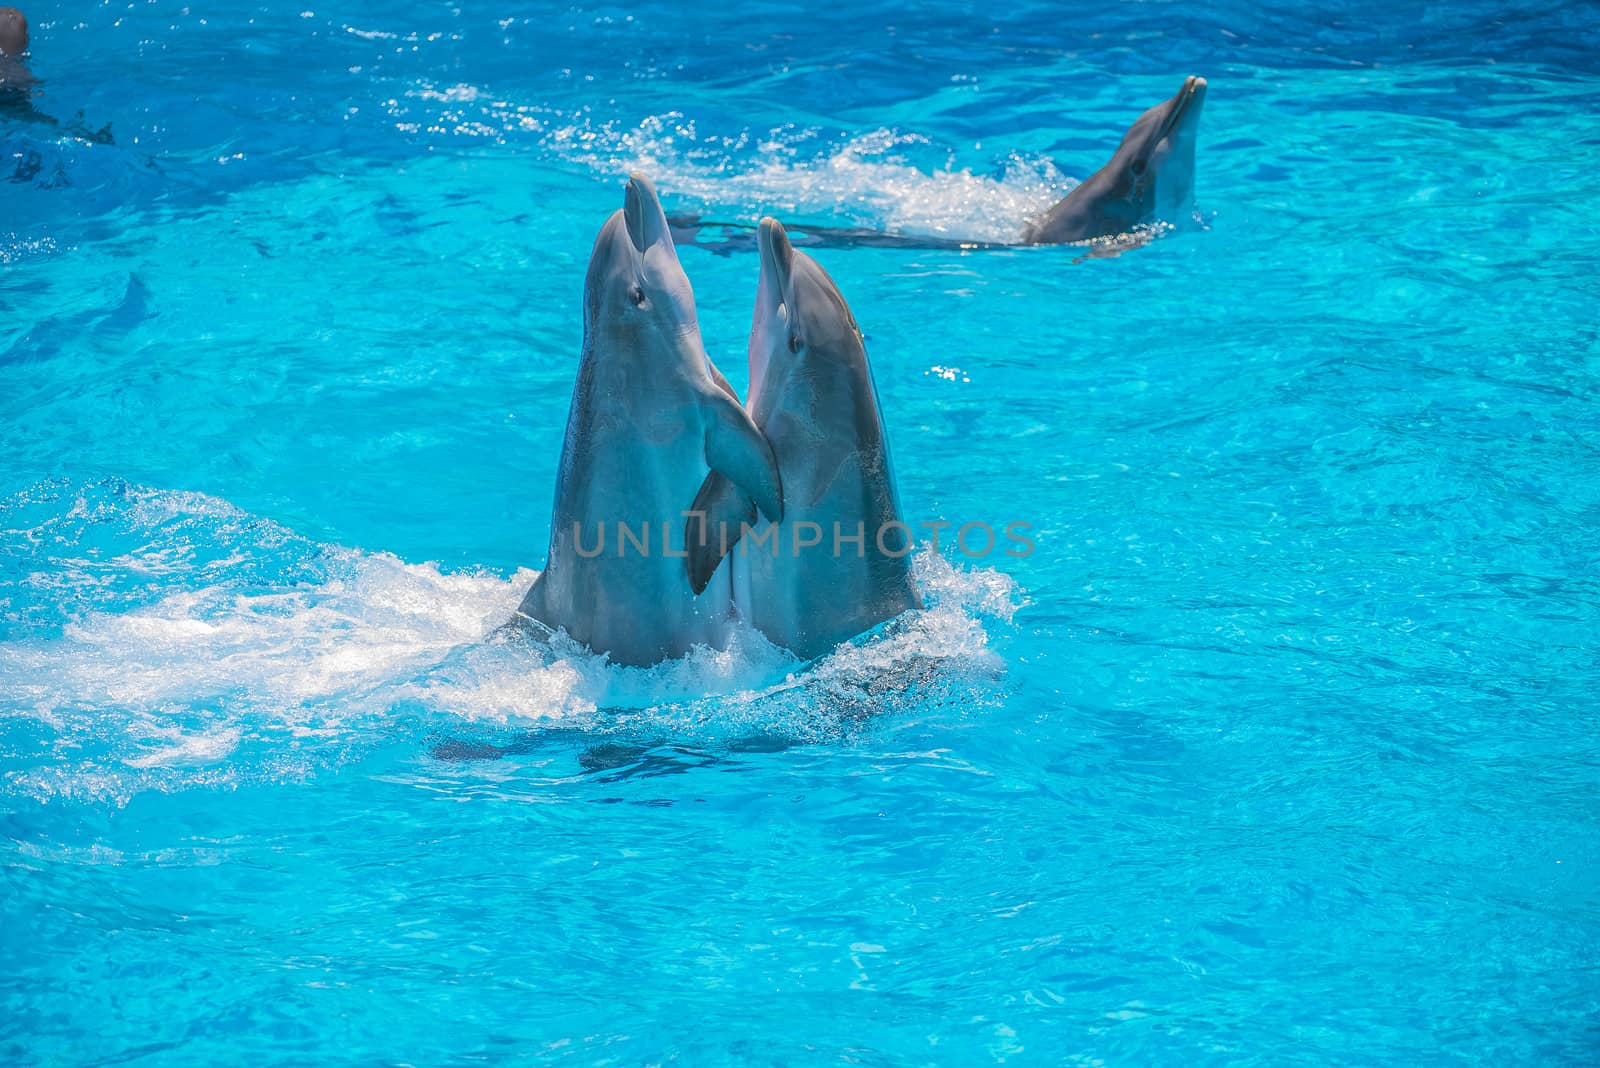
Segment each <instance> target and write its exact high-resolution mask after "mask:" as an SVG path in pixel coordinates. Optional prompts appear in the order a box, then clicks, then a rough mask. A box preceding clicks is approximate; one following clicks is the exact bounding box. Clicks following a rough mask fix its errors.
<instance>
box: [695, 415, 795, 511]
mask: <svg viewBox="0 0 1600 1068" xmlns="http://www.w3.org/2000/svg"><path fill="white" fill-rule="evenodd" d="M706 408H707V413H706V414H707V416H708V417H709V418H708V419H707V420H706V466H708V467H710V468H711V470H713V471H720V472H722V473H723V474H724V475H726V476H728V480H729V481H731V482H732V483H733V484H734V485H735V486H737V487H738V488H739V489H741V490H743V491H744V492H745V493H747V494H749V495H750V498H751V499H752V500H754V501H755V503H756V507H758V508H760V509H761V514H762V515H764V516H766V517H767V518H768V519H770V520H772V521H773V522H774V523H777V522H780V521H782V519H783V479H782V477H781V476H780V475H779V474H778V460H777V457H775V456H774V455H773V453H772V444H771V443H770V442H768V441H767V438H766V435H765V434H763V433H761V431H760V430H757V429H756V425H755V423H753V422H752V421H751V420H750V413H749V412H746V411H745V410H744V409H743V408H742V407H740V406H739V402H738V401H737V400H735V399H734V398H732V397H730V396H729V395H728V394H726V393H724V392H723V391H722V390H721V389H717V388H712V389H710V390H708V391H707V393H706Z"/></svg>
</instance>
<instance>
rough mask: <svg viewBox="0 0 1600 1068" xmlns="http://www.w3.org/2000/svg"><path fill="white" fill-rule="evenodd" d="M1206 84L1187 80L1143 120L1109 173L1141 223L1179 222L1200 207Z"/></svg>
mask: <svg viewBox="0 0 1600 1068" xmlns="http://www.w3.org/2000/svg"><path fill="white" fill-rule="evenodd" d="M1205 103H1206V80H1205V79H1204V78H1193V77H1191V78H1185V79H1184V82H1183V88H1182V89H1179V90H1178V91H1177V93H1176V94H1174V95H1173V97H1172V99H1170V100H1167V101H1164V102H1162V103H1160V104H1157V105H1156V106H1155V107H1153V108H1151V109H1150V110H1149V111H1146V112H1145V113H1144V114H1143V115H1140V116H1139V118H1138V121H1136V122H1135V123H1134V124H1133V125H1132V126H1131V127H1129V128H1128V132H1127V133H1126V134H1124V135H1123V136H1122V144H1120V145H1118V146H1117V151H1116V152H1115V153H1114V154H1113V155H1112V157H1111V162H1110V163H1108V164H1106V166H1105V168H1104V170H1106V171H1110V172H1111V174H1110V176H1109V177H1111V178H1112V179H1113V181H1114V183H1115V187H1116V189H1117V190H1118V192H1119V194H1120V195H1121V196H1123V197H1124V198H1125V199H1126V200H1127V201H1128V202H1129V203H1130V204H1131V205H1132V206H1133V208H1134V212H1133V217H1134V220H1135V221H1136V222H1147V221H1149V220H1151V219H1161V220H1165V221H1168V222H1171V221H1176V220H1177V219H1178V218H1179V217H1180V216H1182V215H1184V214H1185V213H1187V212H1188V211H1189V210H1191V209H1192V208H1193V206H1194V143H1195V135H1196V134H1197V133H1198V132H1199V129H1200V112H1201V110H1202V109H1203V108H1204V107H1205Z"/></svg>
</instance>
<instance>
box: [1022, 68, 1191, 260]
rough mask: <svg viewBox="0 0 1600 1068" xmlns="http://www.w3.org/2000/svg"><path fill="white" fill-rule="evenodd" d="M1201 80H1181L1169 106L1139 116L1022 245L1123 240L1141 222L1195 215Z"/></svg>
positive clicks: (1028, 231) (1029, 231) (1025, 233)
mask: <svg viewBox="0 0 1600 1068" xmlns="http://www.w3.org/2000/svg"><path fill="white" fill-rule="evenodd" d="M1205 102H1206V80H1205V79H1204V78H1192V77H1191V78H1188V79H1186V80H1185V81H1184V83H1183V88H1182V89H1179V90H1178V92H1177V94H1176V95H1174V96H1173V97H1172V99H1171V100H1167V101H1164V102H1163V103H1160V104H1157V105H1156V106H1155V107H1153V108H1151V109H1150V110H1149V111H1146V112H1145V113H1144V114H1143V115H1140V116H1139V120H1138V121H1137V122H1135V123H1134V124H1133V126H1132V127H1130V128H1129V130H1128V132H1127V133H1126V134H1124V135H1123V137H1122V144H1120V145H1118V146H1117V151H1116V152H1115V153H1113V154H1112V156H1111V162H1109V163H1107V164H1106V165H1105V166H1104V167H1101V168H1100V169H1099V170H1098V171H1095V172H1094V174H1092V175H1090V176H1089V177H1088V178H1086V179H1085V180H1084V181H1083V183H1082V184H1081V185H1079V186H1078V187H1077V188H1076V189H1074V190H1073V191H1072V192H1070V193H1068V194H1067V195H1066V196H1065V197H1064V198H1063V199H1062V200H1061V201H1060V202H1059V203H1057V204H1056V206H1055V207H1053V208H1051V209H1050V210H1049V211H1047V212H1045V213H1044V214H1043V215H1041V216H1040V217H1039V218H1037V219H1035V220H1033V221H1032V222H1031V223H1029V224H1028V226H1027V228H1026V229H1025V230H1024V231H1023V235H1022V240H1023V243H1024V244H1028V245H1059V244H1063V243H1065V242H1068V241H1087V240H1090V239H1091V238H1096V237H1108V236H1110V235H1113V234H1123V233H1127V232H1128V231H1130V230H1132V229H1133V228H1134V227H1135V226H1138V225H1140V224H1141V223H1151V222H1158V221H1159V222H1171V223H1177V222H1179V221H1181V220H1183V219H1185V218H1187V217H1188V216H1189V215H1191V214H1192V213H1193V211H1194V145H1195V136H1196V133H1197V132H1198V130H1199V128H1200V112H1201V111H1202V110H1203V109H1204V107H1205Z"/></svg>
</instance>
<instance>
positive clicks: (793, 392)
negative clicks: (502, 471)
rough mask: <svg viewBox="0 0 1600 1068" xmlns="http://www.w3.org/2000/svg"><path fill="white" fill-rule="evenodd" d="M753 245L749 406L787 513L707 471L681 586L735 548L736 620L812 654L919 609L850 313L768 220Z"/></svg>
mask: <svg viewBox="0 0 1600 1068" xmlns="http://www.w3.org/2000/svg"><path fill="white" fill-rule="evenodd" d="M758 243H759V245H760V252H761V280H760V282H759V283H758V284H757V288H756V307H755V317H754V320H753V322H752V324H751V328H750V349H749V359H750V396H749V400H748V406H749V409H750V414H751V415H752V416H753V417H754V418H755V422H756V426H758V427H760V428H761V431H762V433H763V434H765V435H766V436H767V440H768V441H770V442H771V443H772V448H773V451H774V452H775V453H776V454H777V457H778V468H779V470H780V471H781V472H782V475H783V484H784V516H783V520H782V522H780V523H778V524H776V525H775V526H774V524H771V523H767V522H760V521H758V520H757V518H756V515H755V510H754V508H753V507H752V506H751V503H750V500H749V498H748V497H747V496H746V495H745V494H744V493H742V492H741V491H740V490H739V488H738V487H737V486H735V485H732V484H731V483H730V482H729V481H728V479H727V478H726V477H724V476H722V475H720V474H713V475H711V476H709V477H708V478H707V479H706V482H705V485H704V486H703V487H702V488H701V490H700V493H699V494H698V495H697V496H696V498H695V502H694V507H693V511H695V512H699V513H703V514H704V516H705V520H704V522H705V526H704V527H703V528H700V529H696V528H695V526H694V524H695V522H696V520H693V519H691V520H690V523H689V533H688V535H687V536H686V540H687V541H688V542H689V578H690V582H691V583H692V585H693V586H694V589H695V590H696V591H699V590H702V589H704V588H705V587H706V585H707V583H709V582H711V581H712V580H713V579H714V578H717V577H719V576H720V575H721V574H723V573H724V572H725V571H726V570H728V569H725V568H720V567H719V564H720V563H721V561H722V559H723V557H724V556H727V555H729V554H730V553H731V555H732V559H731V560H730V561H729V562H730V565H731V567H732V571H733V586H734V603H735V605H736V606H737V608H738V610H739V612H740V614H741V615H742V616H743V617H744V618H745V619H747V620H748V621H749V622H750V623H751V624H752V625H754V626H755V627H756V628H757V629H759V630H760V631H761V632H762V633H764V634H765V635H766V636H767V637H768V638H770V639H771V640H772V641H773V642H775V643H777V644H779V645H782V646H785V647H787V648H788V649H790V650H792V651H793V652H794V653H795V654H796V655H798V656H800V657H802V658H803V659H807V660H809V659H811V658H813V657H816V656H819V655H821V654H823V653H826V652H827V651H828V650H830V649H832V648H833V647H834V646H835V645H837V644H838V643H839V642H841V641H844V640H846V639H848V638H851V637H853V636H855V635H857V634H859V633H861V632H862V631H864V630H867V629H869V628H871V627H873V626H876V625H877V624H879V623H882V622H883V621H884V620H887V619H891V618H893V617H895V616H897V615H899V614H900V613H902V612H904V611H906V610H907V609H911V608H920V607H921V605H922V602H921V600H920V598H919V597H918V595H917V588H916V584H915V583H914V582H913V581H912V578H911V568H910V561H909V552H910V549H911V536H910V530H909V529H908V528H907V527H906V526H905V524H904V523H903V521H902V520H901V518H900V503H899V499H898V496H897V494H896V493H895V486H894V471H893V467H892V465H891V464H890V462H889V442H888V440H887V438H886V437H885V435H884V430H883V416H882V414H881V412H880V410H879V407H878V391H877V388H876V386H874V384H873V381H872V369H871V367H870V366H869V365H868V363H867V351H866V346H865V345H864V344H863V342H862V338H861V330H860V328H858V327H857V326H856V320H855V316H853V315H851V313H850V306H849V305H848V304H846V303H845V300H844V297H843V295H842V294H840V292H839V287H838V286H836V285H834V282H833V279H831V278H829V277H828V274H827V272H826V271H824V270H823V269H822V268H821V267H820V266H819V265H818V264H817V262H816V261H815V260H813V259H812V258H811V257H810V256H808V255H806V254H805V253H803V252H797V251H795V249H794V247H793V246H792V245H790V243H789V238H788V236H787V235H786V234H785V233H784V230H783V227H782V226H780V225H779V224H778V223H777V221H776V220H774V219H762V220H761V226H760V231H759V234H758ZM746 524H749V526H746ZM741 533H742V534H743V535H744V539H743V543H742V544H741V543H740V535H741ZM813 539H815V543H814V544H810V545H807V544H806V543H807V542H811V541H813ZM735 550H737V551H735Z"/></svg>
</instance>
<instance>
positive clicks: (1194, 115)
mask: <svg viewBox="0 0 1600 1068" xmlns="http://www.w3.org/2000/svg"><path fill="white" fill-rule="evenodd" d="M1205 102H1206V80H1205V79H1204V78H1197V77H1195V76H1194V75H1190V76H1189V77H1187V78H1185V79H1184V80H1183V88H1182V89H1179V90H1178V91H1177V93H1176V94H1175V95H1174V96H1173V98H1172V100H1171V106H1170V107H1168V109H1167V118H1166V121H1165V122H1163V123H1162V124H1161V133H1160V137H1166V136H1167V135H1168V134H1170V133H1171V132H1172V131H1173V130H1176V129H1177V128H1178V127H1179V126H1181V125H1182V124H1183V123H1184V121H1185V117H1186V116H1187V117H1188V118H1190V119H1193V120H1196V121H1198V119H1199V118H1200V108H1201V107H1202V106H1203V105H1204V104H1205ZM1158 140H1159V138H1158Z"/></svg>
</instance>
